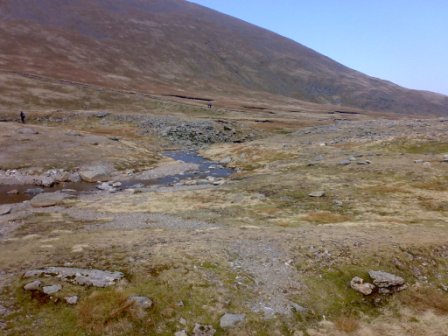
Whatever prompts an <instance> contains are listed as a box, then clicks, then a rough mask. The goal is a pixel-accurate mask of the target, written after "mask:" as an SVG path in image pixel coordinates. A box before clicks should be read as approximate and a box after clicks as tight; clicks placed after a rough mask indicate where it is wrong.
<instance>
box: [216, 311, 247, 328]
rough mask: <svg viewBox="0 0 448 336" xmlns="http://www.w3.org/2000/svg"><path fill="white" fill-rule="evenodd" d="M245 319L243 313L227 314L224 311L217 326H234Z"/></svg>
mask: <svg viewBox="0 0 448 336" xmlns="http://www.w3.org/2000/svg"><path fill="white" fill-rule="evenodd" d="M245 319H246V315H244V314H229V313H225V314H224V315H223V316H222V317H221V320H220V321H219V326H220V327H221V328H222V329H228V328H234V327H236V326H238V325H241V324H242V323H243V322H244V320H245Z"/></svg>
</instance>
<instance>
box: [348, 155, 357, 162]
mask: <svg viewBox="0 0 448 336" xmlns="http://www.w3.org/2000/svg"><path fill="white" fill-rule="evenodd" d="M348 160H349V161H356V158H355V157H354V156H353V155H352V156H350V157H349V158H348Z"/></svg>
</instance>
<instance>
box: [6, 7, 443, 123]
mask: <svg viewBox="0 0 448 336" xmlns="http://www.w3.org/2000/svg"><path fill="white" fill-rule="evenodd" d="M0 21H1V22H0V68H1V69H3V70H12V71H21V72H30V73H37V74H41V75H46V76H51V77H56V78H64V79H70V80H77V81H83V82H88V83H93V84H100V85H104V86H110V87H117V88H126V89H131V90H132V89H138V90H148V91H152V92H158V93H165V94H170V93H173V92H179V91H182V90H184V91H185V92H189V93H198V94H206V93H207V92H217V93H220V94H228V95H231V94H233V93H236V92H241V91H242V90H251V91H260V92H269V93H271V94H277V95H283V96H288V97H293V98H298V99H301V100H306V101H311V102H317V103H331V104H340V105H345V106H352V107H356V108H361V109H369V110H377V111H392V112H397V113H412V114H440V115H444V114H448V98H447V97H445V96H443V95H439V94H435V93H430V92H422V91H415V90H407V89H404V88H401V87H399V86H397V85H395V84H393V83H390V82H387V81H382V80H379V79H375V78H372V77H369V76H366V75H363V74H361V73H359V72H357V71H354V70H352V69H349V68H347V67H345V66H343V65H341V64H339V63H337V62H334V61H332V60H331V59H329V58H328V57H325V56H323V55H321V54H319V53H316V52H314V51H313V50H311V49H309V48H306V47H305V46H303V45H300V44H298V43H296V42H294V41H291V40H289V39H286V38H284V37H281V36H279V35H277V34H275V33H272V32H269V31H267V30H264V29H262V28H259V27H256V26H254V25H251V24H248V23H246V22H244V21H241V20H238V19H235V18H232V17H229V16H227V15H223V14H220V13H218V12H215V11H212V10H209V9H207V8H204V7H201V6H198V5H195V4H192V3H189V2H187V1H183V0H0ZM204 92H205V93H204Z"/></svg>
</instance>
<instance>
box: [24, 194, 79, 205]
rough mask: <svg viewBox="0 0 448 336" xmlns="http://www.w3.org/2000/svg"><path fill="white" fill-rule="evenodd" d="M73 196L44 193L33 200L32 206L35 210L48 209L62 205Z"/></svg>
mask: <svg viewBox="0 0 448 336" xmlns="http://www.w3.org/2000/svg"><path fill="white" fill-rule="evenodd" d="M70 197H72V196H71V195H67V194H64V193H62V192H60V191H56V192H52V193H42V194H38V195H36V196H34V197H33V198H32V199H31V206H32V207H33V208H47V207H51V206H55V205H60V204H62V203H63V202H64V200H66V199H67V198H70Z"/></svg>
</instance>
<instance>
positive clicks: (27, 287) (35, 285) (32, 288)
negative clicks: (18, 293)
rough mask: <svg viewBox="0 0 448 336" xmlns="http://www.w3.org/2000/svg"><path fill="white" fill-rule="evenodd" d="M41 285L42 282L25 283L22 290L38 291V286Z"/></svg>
mask: <svg viewBox="0 0 448 336" xmlns="http://www.w3.org/2000/svg"><path fill="white" fill-rule="evenodd" d="M41 285H42V282H40V281H39V280H36V281H33V282H30V283H27V284H26V285H25V286H24V287H23V289H24V290H26V291H37V290H40V286H41Z"/></svg>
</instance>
